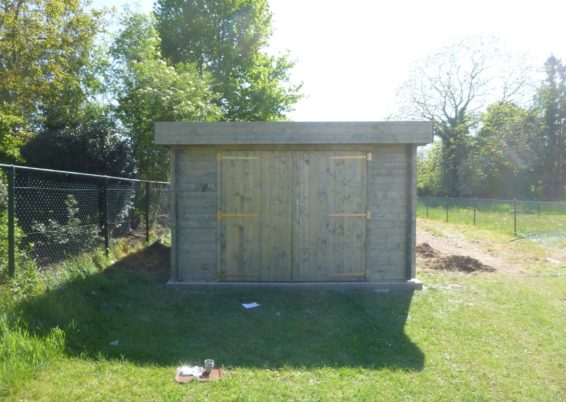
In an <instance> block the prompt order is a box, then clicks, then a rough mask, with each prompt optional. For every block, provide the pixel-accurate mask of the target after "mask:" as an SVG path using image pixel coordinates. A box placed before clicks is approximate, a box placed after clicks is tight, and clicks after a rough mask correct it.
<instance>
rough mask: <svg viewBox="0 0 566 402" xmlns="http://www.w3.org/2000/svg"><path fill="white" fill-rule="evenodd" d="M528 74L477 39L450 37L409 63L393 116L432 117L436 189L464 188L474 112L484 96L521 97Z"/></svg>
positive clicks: (450, 191)
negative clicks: (437, 176) (437, 161)
mask: <svg viewBox="0 0 566 402" xmlns="http://www.w3.org/2000/svg"><path fill="white" fill-rule="evenodd" d="M493 71H497V73H496V74H494V73H493ZM528 77H529V71H528V68H527V67H523V66H522V65H520V64H515V60H513V58H512V57H508V56H506V55H504V54H503V53H502V52H501V51H499V50H498V49H497V47H496V45H495V44H494V43H493V42H492V41H488V42H487V43H486V41H484V40H482V39H480V40H471V39H468V40H464V41H461V42H458V43H454V44H452V45H449V46H447V47H444V48H442V49H440V50H439V51H438V52H436V53H434V54H432V55H430V56H429V57H427V58H425V59H423V60H421V61H418V62H416V63H415V64H414V65H413V66H412V69H411V71H410V75H409V79H408V80H407V82H406V83H405V84H404V85H403V86H402V87H401V89H400V91H399V94H398V97H399V99H400V101H401V104H400V110H399V112H398V113H397V114H396V116H395V117H397V118H399V117H400V118H409V119H415V118H416V119H426V120H431V121H433V122H434V123H435V135H436V136H437V137H438V138H440V140H441V141H442V142H441V144H442V148H441V158H440V178H441V182H442V192H441V194H442V195H451V196H460V195H461V194H464V193H467V192H468V189H467V183H465V182H463V181H462V180H461V177H460V176H461V172H462V163H463V161H464V158H465V156H466V155H467V153H468V152H469V149H470V148H469V147H470V134H471V131H472V129H473V128H475V127H476V125H477V122H478V115H479V113H480V112H481V111H482V110H484V109H485V107H487V105H488V104H489V103H490V99H491V100H493V99H498V100H499V101H501V102H505V101H509V100H513V99H516V98H523V97H524V95H525V88H526V87H527V84H528Z"/></svg>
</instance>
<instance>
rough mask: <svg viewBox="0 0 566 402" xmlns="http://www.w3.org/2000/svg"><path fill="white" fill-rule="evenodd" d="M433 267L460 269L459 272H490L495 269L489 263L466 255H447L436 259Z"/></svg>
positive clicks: (451, 269)
mask: <svg viewBox="0 0 566 402" xmlns="http://www.w3.org/2000/svg"><path fill="white" fill-rule="evenodd" d="M433 268H434V269H441V270H444V271H460V272H477V271H484V272H492V271H495V269H493V268H492V267H490V266H489V265H485V264H483V263H482V262H481V261H479V260H476V259H475V258H472V257H469V256H467V255H448V256H443V257H440V258H438V259H437V261H436V263H435V264H434V265H433Z"/></svg>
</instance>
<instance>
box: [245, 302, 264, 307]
mask: <svg viewBox="0 0 566 402" xmlns="http://www.w3.org/2000/svg"><path fill="white" fill-rule="evenodd" d="M242 306H244V308H255V307H259V306H261V304H257V303H256V302H251V303H242Z"/></svg>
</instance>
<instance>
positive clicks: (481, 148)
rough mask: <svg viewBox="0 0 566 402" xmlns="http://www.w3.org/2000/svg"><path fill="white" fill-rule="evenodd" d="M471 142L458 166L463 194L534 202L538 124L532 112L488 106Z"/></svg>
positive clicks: (501, 105) (508, 105)
mask: <svg viewBox="0 0 566 402" xmlns="http://www.w3.org/2000/svg"><path fill="white" fill-rule="evenodd" d="M480 120H481V128H480V129H479V131H478V132H477V134H476V135H475V136H474V137H473V138H471V141H470V142H471V144H470V147H469V152H468V154H467V155H466V157H465V159H464V161H463V163H462V166H461V170H462V172H461V174H462V178H463V181H464V182H466V183H467V190H468V192H467V194H465V195H475V196H480V197H491V198H528V199H530V198H536V197H537V196H538V195H539V194H538V192H537V187H536V185H534V184H535V183H536V178H535V176H534V174H533V166H534V164H535V163H536V159H537V155H536V152H535V145H536V144H535V143H536V141H537V136H538V133H539V132H540V130H541V127H542V121H541V119H540V118H539V116H538V114H537V112H536V111H535V110H533V109H526V108H523V107H520V106H518V105H516V104H514V103H511V102H497V103H494V104H492V105H490V106H489V107H488V108H487V110H486V111H485V112H484V113H482V115H481V119H480Z"/></svg>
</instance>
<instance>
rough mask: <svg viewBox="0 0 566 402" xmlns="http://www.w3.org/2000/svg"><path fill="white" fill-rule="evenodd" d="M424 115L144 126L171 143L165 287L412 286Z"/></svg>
mask: <svg viewBox="0 0 566 402" xmlns="http://www.w3.org/2000/svg"><path fill="white" fill-rule="evenodd" d="M432 137H433V134H432V124H431V123H428V122H345V123H342V122H328V123H327V122H308V123H291V122H277V123H275V122H246V123H243V122H242V123H186V122H163V123H156V125H155V142H156V143H157V144H161V145H165V146H168V147H170V151H171V179H172V180H171V205H172V208H171V213H172V217H171V218H172V272H171V281H170V283H188V284H201V285H202V284H234V283H238V284H241V283H246V284H250V282H251V283H254V284H258V285H260V284H269V285H270V286H273V285H277V284H279V285H289V284H291V283H292V284H294V285H297V284H298V283H303V284H311V285H315V284H319V285H324V284H325V283H326V284H328V283H330V284H336V282H340V283H341V284H348V283H351V284H358V285H359V284H365V286H373V285H384V284H391V285H402V286H407V285H408V286H413V287H414V286H416V284H418V282H417V281H415V207H416V182H415V176H416V164H415V162H416V147H417V146H418V145H424V144H427V143H430V142H431V141H432Z"/></svg>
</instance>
